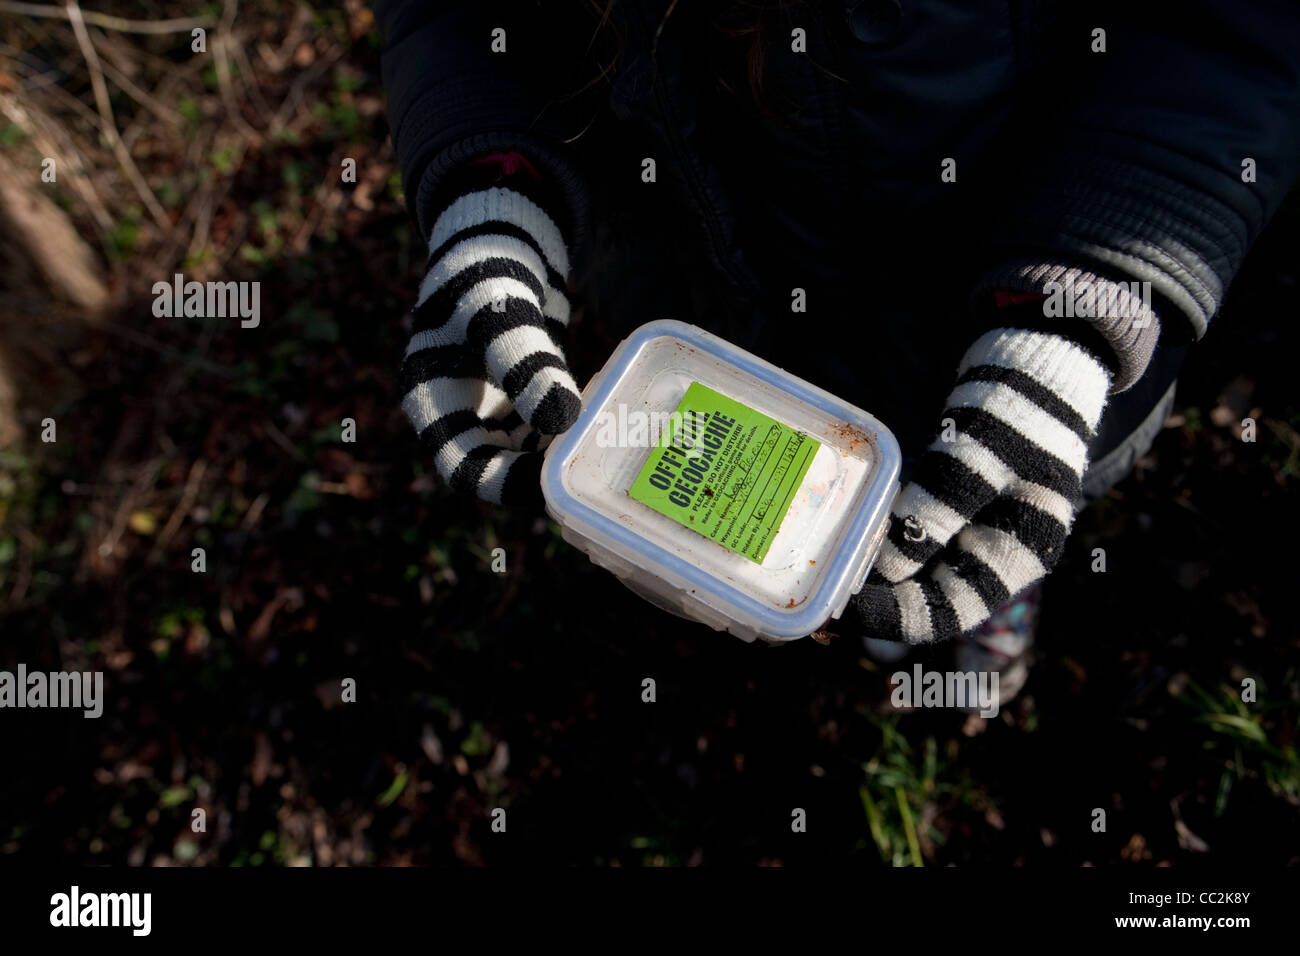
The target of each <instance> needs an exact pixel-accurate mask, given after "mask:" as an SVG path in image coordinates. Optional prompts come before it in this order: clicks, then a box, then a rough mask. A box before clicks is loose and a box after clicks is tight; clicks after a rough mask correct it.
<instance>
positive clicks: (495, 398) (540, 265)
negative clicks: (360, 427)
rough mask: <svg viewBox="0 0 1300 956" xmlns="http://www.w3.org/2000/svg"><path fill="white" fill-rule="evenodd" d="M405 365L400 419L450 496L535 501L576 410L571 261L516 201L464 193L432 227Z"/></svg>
mask: <svg viewBox="0 0 1300 956" xmlns="http://www.w3.org/2000/svg"><path fill="white" fill-rule="evenodd" d="M429 250H430V253H429V269H428V273H427V274H426V275H425V277H424V281H423V282H422V283H421V284H420V294H419V300H418V302H417V304H416V306H415V310H414V316H415V324H414V330H415V334H414V335H413V336H412V337H411V341H410V344H409V345H408V346H407V347H406V356H405V358H404V360H403V362H402V391H403V395H404V396H405V397H404V398H403V399H402V408H403V409H404V410H405V412H406V414H407V416H408V417H409V418H410V419H411V423H412V424H413V425H414V426H415V429H416V431H417V432H419V435H420V441H421V443H422V444H423V446H424V448H425V450H426V451H427V452H428V453H429V454H430V455H431V456H432V457H433V460H434V464H435V465H436V467H437V469H438V473H439V474H440V475H442V477H443V478H444V479H445V480H446V481H447V482H448V483H449V484H450V485H451V486H452V487H453V488H455V489H457V490H460V491H469V492H472V493H474V494H476V495H477V496H478V497H480V498H482V499H484V500H485V501H491V502H505V503H521V502H526V503H535V502H537V501H539V500H540V497H541V491H540V486H539V483H538V478H539V474H540V470H541V455H540V453H539V452H538V449H540V448H541V447H543V445H544V444H545V443H546V442H547V441H549V436H551V435H554V434H557V433H559V432H562V431H564V430H565V429H567V428H568V427H569V426H570V425H572V424H573V422H574V420H575V419H576V418H577V417H578V412H579V410H580V408H581V400H580V399H579V393H578V387H577V385H576V384H575V383H574V381H573V376H572V374H570V372H569V367H568V363H567V362H566V361H565V358H564V350H563V348H562V347H561V344H560V343H561V341H562V336H563V334H564V331H565V329H566V328H567V326H568V322H569V300H568V298H567V297H566V296H565V293H564V288H565V285H566V280H565V276H566V275H567V274H568V270H569V259H568V253H567V251H566V250H565V244H564V238H563V236H562V235H561V233H560V230H559V227H557V226H556V224H555V223H554V222H553V221H552V220H551V218H550V217H549V216H547V215H546V213H545V212H543V211H542V209H541V208H540V207H539V206H538V205H537V204H536V203H534V202H533V201H532V200H531V199H528V198H527V197H526V196H524V195H523V194H522V193H520V192H517V191H515V190H513V189H508V188H503V187H492V188H489V189H482V190H478V191H475V192H471V193H468V194H467V195H464V196H461V197H460V198H458V199H456V200H455V201H454V202H452V203H451V204H450V205H449V206H447V208H446V209H444V210H443V212H442V214H441V215H439V216H438V218H437V220H436V221H435V223H434V226H433V232H432V234H431V235H430V237H429Z"/></svg>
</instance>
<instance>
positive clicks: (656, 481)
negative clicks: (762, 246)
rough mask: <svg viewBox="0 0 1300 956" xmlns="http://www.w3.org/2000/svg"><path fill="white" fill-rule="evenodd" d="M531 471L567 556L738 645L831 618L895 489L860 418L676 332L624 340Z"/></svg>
mask: <svg viewBox="0 0 1300 956" xmlns="http://www.w3.org/2000/svg"><path fill="white" fill-rule="evenodd" d="M582 398H583V410H582V414H581V415H580V416H579V418H578V421H577V422H576V423H575V424H574V426H573V427H572V428H571V429H569V430H568V431H567V432H565V433H564V434H563V435H561V436H559V437H558V438H557V439H556V440H555V441H553V442H552V443H551V445H550V447H549V448H548V449H547V451H546V459H545V462H544V464H543V467H542V492H543V494H544V495H545V498H546V505H547V511H548V512H549V513H550V515H551V516H552V517H553V518H554V519H555V520H556V521H557V522H559V524H560V527H561V530H562V533H563V535H564V538H565V540H566V541H569V542H570V543H571V544H573V545H575V546H576V547H578V548H580V549H582V550H583V551H584V552H586V554H587V555H588V556H589V557H590V558H591V560H592V561H594V562H595V563H596V564H598V565H600V566H601V567H604V568H607V569H609V570H610V571H612V572H613V573H614V574H615V575H617V576H618V577H619V578H620V579H621V580H622V581H623V583H625V584H626V585H627V586H628V587H630V588H632V589H633V590H634V591H636V592H637V593H638V594H640V595H641V596H642V597H645V598H646V599H647V600H650V601H652V602H653V603H655V604H657V605H658V606H660V607H662V608H664V609H666V610H668V611H671V612H673V613H675V614H678V615H680V616H682V617H685V618H688V619H690V620H694V621H699V622H701V623H703V624H708V625H709V626H711V627H713V628H715V629H718V630H726V631H729V632H730V633H732V634H734V635H735V636H737V637H739V638H742V639H744V640H747V641H752V640H754V639H755V638H761V639H763V640H766V641H769V642H783V641H789V640H793V639H796V638H799V637H803V636H805V635H808V634H811V633H813V632H814V631H816V630H817V629H818V628H819V627H821V625H822V624H823V623H824V622H825V621H826V620H827V619H829V618H835V617H839V616H840V614H841V613H842V612H843V610H844V608H845V606H846V605H847V603H848V600H849V597H850V595H852V594H856V593H857V592H858V591H859V590H860V589H861V587H862V583H863V581H864V580H865V579H866V576H867V572H868V571H869V570H870V569H871V563H872V561H873V560H874V558H875V554H876V551H877V550H878V548H879V546H880V542H881V541H882V540H883V537H884V533H885V529H886V527H887V524H888V520H889V505H890V504H891V502H892V500H893V497H894V495H895V493H896V492H897V490H898V473H899V467H900V455H899V449H898V443H897V441H896V440H895V439H894V436H893V435H892V434H891V433H890V432H889V430H888V429H887V428H885V427H884V426H883V425H881V424H880V422H878V421H876V419H875V418H873V417H872V416H871V415H869V414H867V413H866V412H864V411H862V410H861V409H859V408H855V407H854V406H852V405H849V404H848V403H846V402H843V401H841V400H840V399H838V398H836V397H834V396H833V395H831V394H829V393H827V392H825V391H823V390H822V389H819V388H817V387H816V386H814V385H810V384H809V383H808V382H805V381H803V380H802V379H799V378H795V377H794V376H792V375H790V374H788V373H787V372H784V371H782V370H781V369H779V368H777V367H776V366H775V365H772V364H771V363H769V362H765V361H763V360H762V359H760V358H758V357H757V356H755V355H752V354H750V353H748V352H745V351H743V350H741V349H739V348H736V347H735V346H733V345H731V344H729V343H727V342H725V341H723V340H722V339H720V338H718V337H717V336H715V335H712V334H711V333H709V332H706V331H704V330H703V329H701V328H697V327H696V326H693V325H687V324H686V323H684V322H675V321H667V320H665V321H659V322H651V323H650V324H648V325H644V326H642V327H641V328H639V329H637V330H636V331H635V332H634V333H632V335H630V336H629V337H628V338H626V339H625V340H624V341H623V342H622V343H621V344H620V345H619V347H618V348H617V349H616V350H615V352H614V354H613V355H612V356H611V357H610V359H609V361H608V362H606V363H605V367H604V368H603V369H601V371H600V372H599V373H597V374H596V376H595V377H594V378H592V380H591V381H590V382H589V383H588V384H587V387H586V388H585V389H584V390H583V394H582Z"/></svg>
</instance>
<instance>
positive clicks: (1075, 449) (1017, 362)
mask: <svg viewBox="0 0 1300 956" xmlns="http://www.w3.org/2000/svg"><path fill="white" fill-rule="evenodd" d="M958 374H959V376H960V377H959V378H958V381H957V386H956V388H954V389H953V391H952V393H951V394H950V395H949V396H948V402H947V410H946V411H945V412H944V423H943V425H944V429H943V431H942V432H941V433H940V436H939V438H938V440H936V441H935V442H934V444H932V445H931V446H930V448H929V449H928V450H927V451H926V453H925V455H924V457H923V458H922V459H921V461H920V462H919V463H918V466H917V473H916V476H915V480H913V481H912V482H910V483H909V484H908V485H907V486H906V487H905V488H903V490H902V491H901V492H900V493H899V495H898V497H897V499H895V501H894V505H893V508H892V513H893V519H894V520H893V521H892V522H891V525H890V529H889V534H888V536H887V539H886V541H885V543H884V544H883V546H882V547H881V551H880V554H879V555H878V557H877V559H876V564H875V567H874V568H873V570H872V575H871V578H870V580H869V581H868V582H867V584H866V585H865V586H864V587H863V588H862V590H861V591H860V592H859V593H858V594H857V595H856V596H855V597H854V598H853V601H852V604H851V607H852V609H853V616H854V618H855V619H856V620H857V621H858V622H860V623H861V625H862V627H863V628H864V630H865V632H866V635H867V636H869V637H878V638H889V639H894V640H904V641H908V642H911V643H922V642H928V641H936V640H944V639H947V638H952V637H956V636H958V635H959V634H963V633H966V632H968V631H971V630H973V629H975V628H976V627H978V626H979V625H980V624H982V623H983V622H984V621H985V620H987V618H988V617H989V615H990V614H991V613H993V612H994V611H995V610H997V609H998V608H999V607H1000V606H1001V605H1003V604H1005V603H1006V602H1007V600H1008V599H1009V598H1010V597H1011V596H1012V595H1014V594H1016V593H1018V592H1019V591H1021V590H1023V589H1024V588H1026V587H1028V586H1029V585H1030V584H1032V583H1034V582H1035V581H1037V580H1039V579H1040V578H1042V577H1043V576H1044V575H1046V574H1047V572H1048V571H1049V570H1050V569H1051V568H1052V566H1053V565H1054V564H1055V563H1056V560H1057V558H1059V557H1060V555H1061V550H1062V547H1063V545H1064V544H1065V538H1066V535H1067V534H1068V533H1069V530H1070V524H1071V522H1072V520H1073V517H1074V505H1075V502H1076V501H1078V500H1079V498H1080V497H1081V489H1080V482H1081V479H1082V476H1083V471H1084V469H1085V467H1086V465H1087V450H1088V442H1089V440H1090V439H1091V437H1092V435H1093V434H1094V431H1095V429H1096V427H1097V422H1098V420H1099V419H1100V417H1101V411H1102V408H1103V406H1104V405H1105V403H1106V395H1107V391H1108V389H1109V387H1110V377H1111V376H1110V372H1109V371H1108V370H1107V368H1106V367H1105V366H1104V365H1102V364H1101V363H1100V362H1099V361H1097V359H1095V358H1093V356H1092V354H1091V353H1090V352H1088V351H1087V350H1085V349H1084V348H1082V347H1081V346H1080V345H1078V344H1076V343H1075V342H1074V341H1073V340H1071V339H1067V338H1063V337H1061V336H1059V335H1053V334H1049V333H1044V332H1033V331H1025V330H1020V329H1006V328H1003V329H994V330H992V331H991V332H988V333H986V334H985V335H983V336H981V337H980V338H979V339H978V340H977V341H976V342H975V344H974V345H972V346H971V347H970V349H969V350H968V351H967V352H966V354H965V356H964V357H963V358H962V361H961V366H960V368H959V371H958Z"/></svg>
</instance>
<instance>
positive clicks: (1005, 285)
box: [971, 256, 1160, 392]
mask: <svg viewBox="0 0 1300 956" xmlns="http://www.w3.org/2000/svg"><path fill="white" fill-rule="evenodd" d="M1150 288H1151V287H1150V284H1143V283H1138V282H1132V283H1130V282H1118V281H1114V280H1112V279H1109V278H1106V277H1104V276H1100V275H1098V274H1097V273H1096V272H1095V271H1093V270H1092V269H1090V268H1088V267H1085V266H1080V265H1067V264H1063V263H1059V262H1045V261H1043V259H1042V258H1041V257H1032V256H1026V257H1023V258H1019V259H1011V260H1008V261H1006V262H1004V263H1002V264H1001V265H1000V266H998V267H997V268H994V269H991V270H990V271H988V272H986V273H984V275H983V276H981V277H980V278H979V280H978V281H977V282H976V284H975V288H974V290H973V291H972V293H971V298H972V302H974V303H976V304H983V303H984V301H985V300H986V299H987V298H988V297H990V296H991V295H992V293H993V292H994V291H995V290H998V289H1007V290H1011V291H1015V292H1036V293H1039V294H1041V295H1044V296H1045V297H1046V298H1045V299H1044V301H1043V303H1042V309H1043V312H1042V314H1043V322H1044V327H1050V323H1051V322H1052V320H1053V319H1062V320H1082V321H1085V322H1087V323H1088V324H1089V325H1091V326H1092V327H1093V328H1094V329H1096V330H1097V332H1098V333H1099V334H1100V336H1101V338H1102V339H1103V340H1104V341H1105V343H1106V345H1107V346H1108V347H1109V348H1110V350H1111V353H1112V356H1111V357H1113V359H1114V361H1113V362H1109V363H1108V364H1110V365H1111V367H1112V368H1113V370H1114V378H1113V380H1112V382H1111V391H1112V392H1122V391H1124V389H1126V388H1129V387H1130V386H1131V385H1133V383H1134V382H1136V381H1137V380H1138V379H1139V378H1141V377H1142V373H1143V372H1144V371H1146V367H1147V363H1148V362H1150V361H1151V354H1152V352H1154V351H1155V347H1156V340H1157V339H1159V338H1160V320H1159V318H1158V317H1157V316H1156V313H1155V310H1154V308H1153V307H1152V303H1151V291H1150Z"/></svg>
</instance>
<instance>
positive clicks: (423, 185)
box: [407, 131, 590, 249]
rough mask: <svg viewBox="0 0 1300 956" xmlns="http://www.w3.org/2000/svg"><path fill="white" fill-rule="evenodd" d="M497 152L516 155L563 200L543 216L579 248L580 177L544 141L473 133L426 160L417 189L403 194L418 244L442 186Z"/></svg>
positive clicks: (583, 200) (434, 214) (584, 202)
mask: <svg viewBox="0 0 1300 956" xmlns="http://www.w3.org/2000/svg"><path fill="white" fill-rule="evenodd" d="M501 151H505V152H518V153H521V154H523V155H524V156H526V157H528V159H529V160H531V161H532V163H533V164H534V165H536V167H537V168H538V170H539V171H540V172H541V174H542V177H543V179H544V180H545V182H546V184H547V186H549V187H551V188H552V189H553V190H554V191H555V192H557V193H558V194H559V196H560V197H562V202H561V203H560V208H548V209H547V210H546V212H547V213H548V214H549V215H550V216H551V217H552V218H553V219H554V220H555V222H556V225H558V226H559V227H560V232H561V233H562V234H563V235H564V238H565V240H566V242H567V243H568V245H569V248H570V249H574V248H576V247H577V246H579V245H580V244H581V243H582V242H583V241H584V240H585V238H586V233H587V216H588V213H589V209H590V199H589V195H588V192H587V187H586V183H585V182H584V180H583V178H582V176H581V174H580V173H579V172H578V171H577V169H576V168H575V167H574V166H573V164H572V163H571V162H570V161H569V160H568V159H567V158H566V157H564V156H563V155H561V151H560V150H557V149H556V148H554V147H553V146H551V145H550V144H549V143H547V142H546V141H545V140H544V139H542V138H540V137H537V136H531V135H529V134H527V133H522V132H513V131H502V132H490V133H476V134H474V135H471V136H467V137H466V138H464V139H461V140H458V141H457V142H455V143H453V144H452V145H450V146H448V147H446V148H445V149H442V150H440V151H439V152H437V153H434V154H433V155H432V156H431V157H430V158H429V160H428V164H427V165H426V166H425V167H424V171H423V172H422V173H421V174H420V175H419V181H418V183H416V184H415V185H414V186H413V187H408V193H407V204H408V208H409V209H410V211H411V215H412V217H413V218H414V219H415V221H416V224H417V225H418V227H419V229H420V236H421V238H423V239H424V240H425V241H426V242H427V241H428V238H429V233H430V232H431V231H432V230H433V224H434V221H435V220H436V219H437V218H438V214H439V213H440V212H441V211H442V210H441V209H440V208H438V206H439V205H440V203H439V202H438V201H437V200H438V196H439V187H440V186H441V185H442V183H443V181H444V180H445V179H447V178H448V177H449V176H450V175H451V174H452V173H453V172H454V171H456V170H457V169H459V168H461V167H462V166H463V165H464V164H465V163H468V162H469V161H471V160H473V159H476V158H477V157H479V156H482V155H483V154H485V153H493V152H501Z"/></svg>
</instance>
